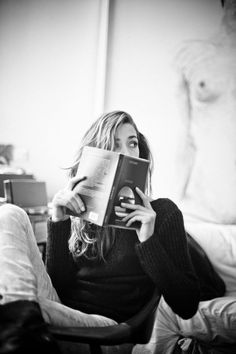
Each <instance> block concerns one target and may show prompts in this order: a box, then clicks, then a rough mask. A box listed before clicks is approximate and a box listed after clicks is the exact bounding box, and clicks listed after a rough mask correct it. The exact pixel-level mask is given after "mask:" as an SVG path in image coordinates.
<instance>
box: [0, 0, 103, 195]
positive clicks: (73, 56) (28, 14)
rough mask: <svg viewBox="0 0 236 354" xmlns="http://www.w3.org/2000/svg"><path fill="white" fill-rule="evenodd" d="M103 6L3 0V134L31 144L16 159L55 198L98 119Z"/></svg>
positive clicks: (87, 0)
mask: <svg viewBox="0 0 236 354" xmlns="http://www.w3.org/2000/svg"><path fill="white" fill-rule="evenodd" d="M99 12H100V1H93V0H83V1H81V0H79V1H78V0H66V1H64V0H20V1H19V0H9V1H4V0H3V1H1V2H0V78H1V79H0V141H1V143H13V144H14V145H16V146H17V147H18V151H19V150H20V151H21V152H22V154H23V152H24V149H26V150H27V151H29V161H20V162H18V161H17V162H18V163H22V164H23V165H24V164H27V166H26V167H27V168H29V169H30V170H32V172H33V173H34V174H35V176H36V177H37V178H38V179H42V180H45V181H46V182H47V190H48V194H49V197H50V198H51V196H52V195H53V194H54V193H55V191H57V190H58V188H61V187H62V186H63V185H64V183H65V181H66V179H67V173H66V172H65V170H62V169H61V168H60V167H61V166H63V167H64V166H68V165H70V163H71V161H72V158H73V156H74V153H75V150H76V147H77V142H78V141H79V140H80V138H81V136H82V134H83V132H84V129H85V127H86V124H88V122H90V121H92V120H93V117H92V115H93V106H94V100H95V97H94V94H95V81H96V59H97V50H98V48H97V43H98V29H99ZM18 155H19V154H18ZM18 159H20V157H19V156H18ZM21 160H23V158H22V159H21Z"/></svg>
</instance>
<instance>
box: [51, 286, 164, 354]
mask: <svg viewBox="0 0 236 354" xmlns="http://www.w3.org/2000/svg"><path fill="white" fill-rule="evenodd" d="M160 298H161V295H160V294H159V293H158V291H157V290H155V291H154V293H153V295H152V297H151V299H150V300H149V302H148V303H147V304H146V305H145V306H144V307H143V308H142V309H141V310H140V312H139V313H137V314H136V315H135V316H133V317H132V318H130V319H129V320H127V321H126V322H122V323H119V324H117V325H112V326H107V327H89V328H88V327H56V326H49V330H50V332H51V333H52V335H53V336H54V338H55V339H56V340H61V341H70V342H77V343H87V344H89V348H90V353H91V354H101V353H102V349H101V346H102V345H105V346H112V345H120V344H125V343H126V344H127V343H130V344H133V345H135V344H146V343H148V341H149V339H150V337H151V333H152V328H153V324H154V320H155V312H156V309H157V306H158V304H159V301H160Z"/></svg>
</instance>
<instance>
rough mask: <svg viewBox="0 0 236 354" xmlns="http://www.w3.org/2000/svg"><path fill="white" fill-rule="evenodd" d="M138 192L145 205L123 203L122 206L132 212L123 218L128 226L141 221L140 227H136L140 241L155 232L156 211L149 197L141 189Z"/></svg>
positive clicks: (137, 189)
mask: <svg viewBox="0 0 236 354" xmlns="http://www.w3.org/2000/svg"><path fill="white" fill-rule="evenodd" d="M136 192H137V193H138V194H139V196H140V198H141V199H142V202H143V205H139V204H130V203H121V207H123V208H126V209H127V210H129V211H130V212H129V213H128V215H126V216H125V217H124V218H123V219H122V220H123V221H124V222H126V226H127V227H129V226H131V225H132V224H133V223H134V222H137V221H138V222H139V223H140V227H139V228H137V229H136V232H137V235H138V238H139V240H140V242H143V241H146V240H147V239H148V238H149V237H150V236H152V234H153V232H154V226H155V220H156V213H155V212H154V210H153V209H152V206H151V204H150V201H149V198H148V197H147V196H146V195H145V194H144V193H143V192H142V191H141V190H140V189H139V188H136Z"/></svg>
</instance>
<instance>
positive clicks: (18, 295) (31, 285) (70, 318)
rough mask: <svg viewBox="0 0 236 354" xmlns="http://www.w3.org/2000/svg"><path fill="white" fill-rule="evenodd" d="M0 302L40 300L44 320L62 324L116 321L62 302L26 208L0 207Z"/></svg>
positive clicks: (93, 324)
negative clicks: (46, 267) (43, 257)
mask: <svg viewBox="0 0 236 354" xmlns="http://www.w3.org/2000/svg"><path fill="white" fill-rule="evenodd" d="M0 269H1V271H0V303H1V304H4V303H7V302H11V301H15V300H19V299H27V300H35V301H37V302H39V304H40V307H41V310H42V314H43V317H44V319H45V320H46V321H47V322H48V323H51V324H55V325H64V326H81V325H82V326H97V325H98V326H107V325H110V324H115V323H116V322H115V321H113V320H111V319H109V318H106V317H103V316H98V315H96V314H94V315H93V314H92V315H88V314H85V313H83V312H81V311H77V310H73V309H71V308H69V307H67V306H64V305H63V304H61V302H60V299H59V297H58V295H57V292H56V290H55V289H54V287H53V286H52V282H51V279H50V277H49V275H48V273H47V272H46V269H45V266H44V263H43V261H42V258H41V255H40V252H39V249H38V247H37V243H36V239H35V237H34V234H33V230H32V226H31V223H30V221H29V218H28V215H27V214H26V213H25V211H24V210H23V209H21V208H19V207H17V206H15V205H12V204H5V205H2V206H0Z"/></svg>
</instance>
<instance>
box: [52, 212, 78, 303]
mask: <svg viewBox="0 0 236 354" xmlns="http://www.w3.org/2000/svg"><path fill="white" fill-rule="evenodd" d="M47 228H48V238H47V249H46V268H47V272H48V274H49V275H50V278H51V280H52V283H53V286H54V287H55V289H56V290H57V293H58V295H59V297H60V298H61V300H62V299H63V295H64V293H65V291H66V289H68V287H69V285H70V284H71V283H72V282H73V281H74V275H75V265H74V262H73V258H72V255H71V254H70V251H69V248H68V240H69V237H70V230H71V220H70V219H67V220H65V221H58V222H52V221H51V220H50V219H49V220H48V223H47Z"/></svg>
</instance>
